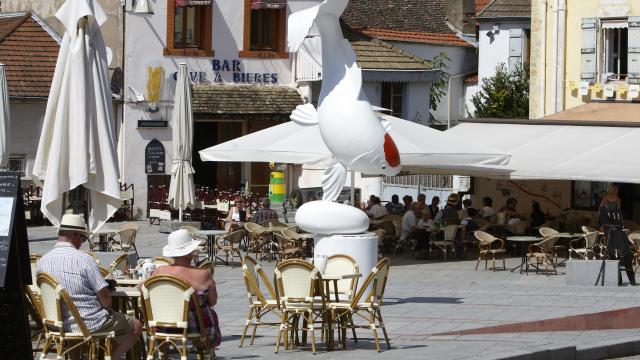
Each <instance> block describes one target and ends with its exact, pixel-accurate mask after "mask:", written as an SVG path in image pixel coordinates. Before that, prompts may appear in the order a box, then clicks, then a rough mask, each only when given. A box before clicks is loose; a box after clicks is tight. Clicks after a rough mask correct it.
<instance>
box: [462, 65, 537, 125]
mask: <svg viewBox="0 0 640 360" xmlns="http://www.w3.org/2000/svg"><path fill="white" fill-rule="evenodd" d="M471 102H472V103H473V106H474V107H475V112H474V113H473V117H475V118H517V119H526V118H528V117H529V66H528V65H527V64H525V66H523V67H522V66H518V67H517V68H516V69H514V70H512V71H507V69H506V68H505V66H504V64H500V65H498V67H497V68H496V74H495V75H494V76H492V77H488V78H485V79H482V88H481V90H480V92H478V93H477V94H475V95H473V97H472V98H471Z"/></svg>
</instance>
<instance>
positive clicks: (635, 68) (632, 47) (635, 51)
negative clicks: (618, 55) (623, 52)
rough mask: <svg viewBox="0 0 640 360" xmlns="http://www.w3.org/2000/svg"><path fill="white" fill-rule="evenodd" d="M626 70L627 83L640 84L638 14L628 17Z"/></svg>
mask: <svg viewBox="0 0 640 360" xmlns="http://www.w3.org/2000/svg"><path fill="white" fill-rule="evenodd" d="M627 40H628V50H629V52H628V55H627V57H628V58H627V61H628V65H627V68H628V70H627V72H628V73H629V77H628V79H629V84H640V16H630V17H629V34H628V39H627Z"/></svg>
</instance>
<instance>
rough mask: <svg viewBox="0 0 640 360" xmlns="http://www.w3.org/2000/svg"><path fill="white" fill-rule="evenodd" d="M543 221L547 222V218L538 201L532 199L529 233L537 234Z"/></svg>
mask: <svg viewBox="0 0 640 360" xmlns="http://www.w3.org/2000/svg"><path fill="white" fill-rule="evenodd" d="M545 222H547V218H546V216H545V215H544V213H543V212H542V210H541V209H540V203H539V202H537V201H535V200H534V201H532V202H531V215H529V233H530V234H532V235H538V234H539V232H538V229H539V228H540V226H542V224H544V223H545Z"/></svg>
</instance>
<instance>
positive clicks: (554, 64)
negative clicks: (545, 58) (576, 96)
mask: <svg viewBox="0 0 640 360" xmlns="http://www.w3.org/2000/svg"><path fill="white" fill-rule="evenodd" d="M559 2H560V0H553V40H552V42H551V44H552V45H553V51H552V54H551V58H552V60H551V61H552V65H551V67H552V70H551V71H552V72H551V84H552V85H551V102H552V103H553V106H552V107H551V113H552V114H555V113H556V112H557V109H556V102H555V99H556V97H557V95H558V87H557V86H556V84H557V83H558V3H559Z"/></svg>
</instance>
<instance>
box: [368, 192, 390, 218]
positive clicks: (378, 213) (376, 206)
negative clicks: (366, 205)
mask: <svg viewBox="0 0 640 360" xmlns="http://www.w3.org/2000/svg"><path fill="white" fill-rule="evenodd" d="M387 214H389V213H388V212H387V208H386V207H384V206H382V205H381V204H380V198H379V197H377V196H376V197H374V198H373V205H372V206H371V208H370V209H369V211H367V215H368V216H369V217H370V218H372V219H374V220H378V219H381V218H382V217H384V216H385V215H387Z"/></svg>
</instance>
